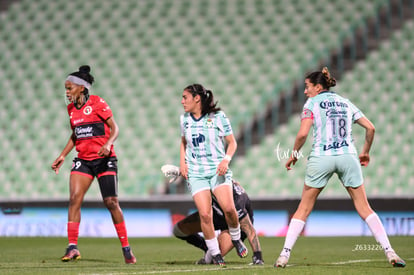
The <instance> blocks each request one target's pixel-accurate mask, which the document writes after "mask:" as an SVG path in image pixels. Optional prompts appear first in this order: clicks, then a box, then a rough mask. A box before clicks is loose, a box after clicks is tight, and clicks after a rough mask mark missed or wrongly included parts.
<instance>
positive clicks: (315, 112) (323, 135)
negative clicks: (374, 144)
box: [301, 91, 364, 156]
mask: <svg viewBox="0 0 414 275" xmlns="http://www.w3.org/2000/svg"><path fill="white" fill-rule="evenodd" d="M361 117H364V114H363V113H362V112H361V111H360V110H359V109H358V108H357V107H356V106H355V105H354V104H352V102H351V101H350V100H348V99H346V98H343V97H341V96H339V95H337V94H336V93H334V92H332V91H325V92H321V93H319V94H318V95H317V96H315V97H311V98H309V99H308V100H307V101H306V103H305V105H304V106H303V112H302V115H301V118H302V120H303V119H312V120H313V145H312V151H311V153H310V155H311V156H333V155H342V154H356V153H357V150H356V148H355V145H354V143H353V138H352V124H353V123H354V122H355V121H356V120H358V119H360V118H361Z"/></svg>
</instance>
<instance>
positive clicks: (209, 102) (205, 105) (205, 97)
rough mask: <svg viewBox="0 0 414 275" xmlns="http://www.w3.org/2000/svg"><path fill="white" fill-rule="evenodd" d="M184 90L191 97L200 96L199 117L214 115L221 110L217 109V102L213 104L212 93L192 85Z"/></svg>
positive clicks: (200, 86) (199, 85) (198, 85)
mask: <svg viewBox="0 0 414 275" xmlns="http://www.w3.org/2000/svg"><path fill="white" fill-rule="evenodd" d="M184 90H186V91H188V92H190V93H191V94H192V95H193V97H194V96H196V95H199V96H200V99H201V115H205V114H210V113H216V112H218V111H220V110H221V109H220V108H219V107H217V104H218V102H217V101H216V102H214V95H213V92H212V91H210V90H206V89H205V88H204V87H203V86H202V85H201V84H193V85H190V86H187V87H186V88H185V89H184Z"/></svg>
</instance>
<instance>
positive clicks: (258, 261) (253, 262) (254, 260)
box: [252, 256, 264, 265]
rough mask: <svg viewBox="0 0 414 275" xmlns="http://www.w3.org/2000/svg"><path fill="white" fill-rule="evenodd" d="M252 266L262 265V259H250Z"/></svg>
mask: <svg viewBox="0 0 414 275" xmlns="http://www.w3.org/2000/svg"><path fill="white" fill-rule="evenodd" d="M252 264H254V265H264V262H263V260H262V259H260V258H258V257H256V256H253V257H252Z"/></svg>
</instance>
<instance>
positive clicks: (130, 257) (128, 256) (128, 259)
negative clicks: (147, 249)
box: [122, 246, 137, 264]
mask: <svg viewBox="0 0 414 275" xmlns="http://www.w3.org/2000/svg"><path fill="white" fill-rule="evenodd" d="M122 253H123V254H124V258H125V263H126V264H135V263H136V262H137V258H135V256H134V254H133V253H132V251H131V248H130V247H129V246H126V247H122Z"/></svg>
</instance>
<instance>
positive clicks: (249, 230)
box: [240, 215, 262, 252]
mask: <svg viewBox="0 0 414 275" xmlns="http://www.w3.org/2000/svg"><path fill="white" fill-rule="evenodd" d="M240 229H241V230H242V231H243V232H244V233H245V234H246V235H247V238H248V239H249V242H250V245H251V247H252V249H253V251H254V252H256V251H262V249H261V247H260V242H259V237H258V236H257V234H256V229H254V227H253V224H252V222H251V221H250V217H249V216H248V215H247V216H246V217H244V218H243V219H241V220H240Z"/></svg>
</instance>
